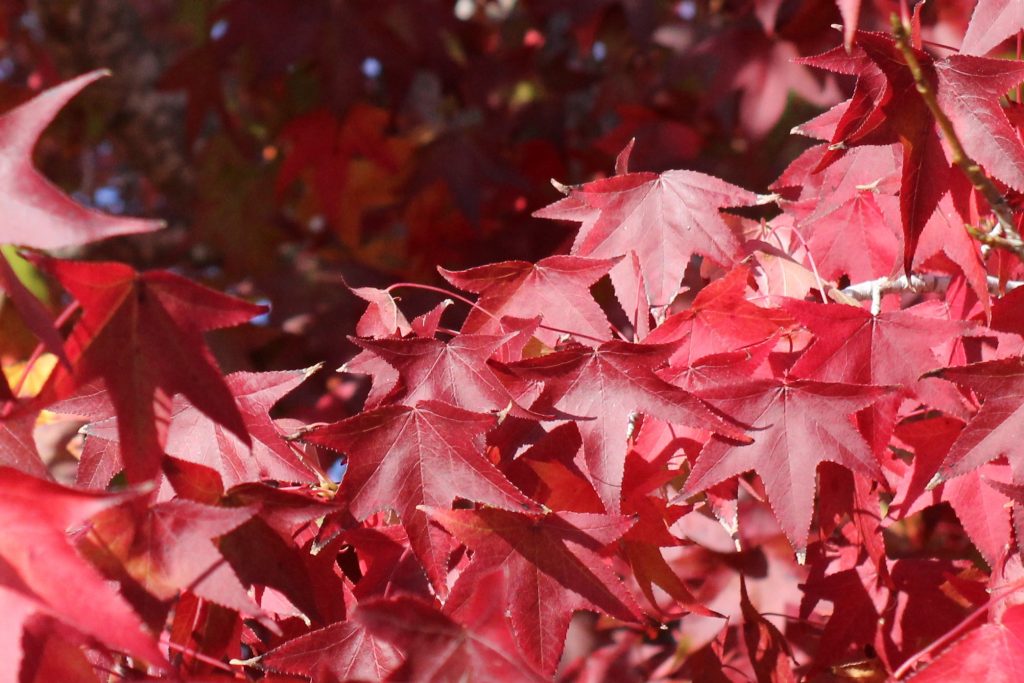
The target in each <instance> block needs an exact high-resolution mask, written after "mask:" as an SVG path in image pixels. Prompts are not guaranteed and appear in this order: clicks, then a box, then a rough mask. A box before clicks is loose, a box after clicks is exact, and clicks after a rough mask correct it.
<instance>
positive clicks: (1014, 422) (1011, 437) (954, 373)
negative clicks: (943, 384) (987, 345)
mask: <svg viewBox="0 0 1024 683" xmlns="http://www.w3.org/2000/svg"><path fill="white" fill-rule="evenodd" d="M929 376H930V377H941V378H943V379H947V380H949V381H951V382H954V383H956V384H958V385H960V386H962V387H965V388H967V389H970V390H972V391H974V392H975V393H976V394H977V395H978V396H979V397H981V399H982V401H983V402H982V405H981V408H980V409H979V410H978V412H977V414H976V415H975V416H974V417H973V418H971V421H970V422H968V423H967V426H966V427H965V428H964V430H963V432H961V433H960V436H959V437H957V439H956V441H954V442H953V445H952V446H950V448H949V452H948V453H947V454H946V457H945V459H944V460H943V461H942V466H941V467H940V468H939V471H938V473H937V474H936V475H935V478H934V479H933V480H932V482H933V483H938V482H940V481H945V480H947V479H951V478H953V477H958V476H960V475H963V474H967V473H968V472H971V471H972V470H976V469H978V468H979V467H981V466H982V465H984V464H985V463H986V462H989V461H991V460H995V459H996V458H998V457H999V456H1001V455H1005V456H1006V457H1007V459H1008V460H1009V461H1010V467H1011V469H1012V471H1013V481H1014V482H1015V483H1024V449H1022V446H1024V443H1022V441H1021V438H1020V426H1019V420H1020V416H1021V414H1022V411H1024V361H1022V360H1021V359H1020V358H1017V357H1011V358H1003V359H1001V360H993V361H984V362H981V363H973V364H971V365H966V366H962V367H954V368H942V369H940V370H936V371H934V372H931V373H929Z"/></svg>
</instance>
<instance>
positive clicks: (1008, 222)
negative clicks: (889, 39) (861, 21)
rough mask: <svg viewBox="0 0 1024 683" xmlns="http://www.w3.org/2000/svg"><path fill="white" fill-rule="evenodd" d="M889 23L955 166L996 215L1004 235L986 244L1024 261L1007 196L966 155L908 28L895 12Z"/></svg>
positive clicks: (1022, 244) (991, 236)
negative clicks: (925, 70) (928, 77)
mask: <svg viewBox="0 0 1024 683" xmlns="http://www.w3.org/2000/svg"><path fill="white" fill-rule="evenodd" d="M890 22H891V23H892V32H893V37H894V38H895V39H896V47H897V48H899V51H900V54H902V55H903V61H905V62H906V64H907V68H909V69H910V73H911V75H912V76H913V78H914V85H915V87H916V88H917V92H918V93H920V94H921V98H922V99H923V100H924V103H925V105H927V107H928V111H930V112H931V114H932V118H934V119H935V123H937V124H938V126H939V130H941V131H942V135H943V137H944V138H946V142H947V144H948V145H949V149H950V152H951V153H952V156H953V158H952V161H953V164H954V165H956V167H957V168H959V169H960V170H961V171H962V172H963V174H964V175H966V176H967V179H968V180H970V182H971V185H973V186H974V189H976V190H977V191H978V192H980V193H981V195H982V196H983V197H984V198H985V201H986V202H988V205H989V208H990V209H991V210H992V213H993V215H995V217H996V220H997V221H998V222H999V228H1000V229H1001V231H1002V235H994V234H993V233H994V232H995V231H993V232H992V233H988V238H987V239H988V240H989V242H987V243H989V244H992V246H998V247H1001V248H1003V249H1007V250H1009V251H1012V252H1013V253H1015V254H1017V256H1018V258H1020V259H1021V260H1022V261H1024V240H1022V239H1021V236H1020V234H1019V233H1018V232H1017V229H1016V227H1015V226H1014V224H1013V212H1012V211H1011V209H1010V205H1009V204H1008V203H1007V202H1006V197H1004V196H1003V195H1002V193H1001V192H1000V191H999V189H998V188H997V187H996V186H995V184H994V183H993V182H992V180H991V179H990V178H989V177H988V176H987V175H985V172H984V171H982V170H981V167H980V166H979V165H978V163H977V162H976V161H974V160H973V159H972V158H971V157H970V155H968V154H967V151H966V150H965V149H964V146H963V143H962V142H961V141H960V137H959V136H958V135H957V133H956V130H955V129H954V128H953V122H952V121H950V119H949V116H947V115H946V112H944V111H942V107H940V106H939V100H938V98H937V97H936V95H935V90H934V88H933V87H932V85H931V84H930V83H929V82H928V79H927V78H926V77H925V74H924V70H923V69H922V68H921V62H919V61H918V59H917V55H916V54H914V50H913V48H912V47H911V46H910V30H909V27H908V26H907V25H906V24H905V23H904V22H903V21H901V20H900V18H899V16H898V15H897V14H895V13H893V14H892V15H891V17H890ZM968 232H970V234H971V236H972V237H975V238H976V239H979V240H980V238H979V237H978V233H977V232H973V231H968Z"/></svg>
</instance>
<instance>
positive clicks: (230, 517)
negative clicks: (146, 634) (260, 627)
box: [86, 498, 262, 616]
mask: <svg viewBox="0 0 1024 683" xmlns="http://www.w3.org/2000/svg"><path fill="white" fill-rule="evenodd" d="M255 512H256V509H255V508H252V507H249V508H246V507H237V508H225V507H214V506H212V505H202V504H200V503H196V502H193V501H189V500H182V499H180V498H179V499H174V500H169V501H165V502H162V503H157V504H156V505H153V506H151V507H149V508H147V509H146V511H145V513H143V514H142V515H138V514H137V513H136V512H135V511H134V510H132V509H130V508H118V509H115V510H112V511H110V512H109V513H105V514H103V515H101V516H99V517H97V518H96V519H95V520H94V524H93V528H92V531H91V536H90V537H89V539H88V540H87V541H86V543H92V544H94V545H95V548H96V550H95V553H97V554H99V553H110V554H112V555H113V557H115V558H117V559H118V561H120V562H121V564H122V566H123V567H124V569H125V571H126V572H127V573H128V574H129V575H130V576H131V577H133V578H134V579H135V580H136V581H137V582H138V584H139V585H140V586H141V587H142V588H143V589H145V590H146V591H147V592H149V593H150V594H151V595H153V596H154V597H156V598H157V599H158V600H161V601H169V600H171V599H172V598H174V597H175V596H177V595H178V592H179V591H182V590H185V589H187V590H189V591H190V592H192V593H194V594H195V595H198V596H199V597H201V598H204V599H206V600H211V601H213V602H215V603H217V604H218V605H222V606H224V607H228V608H230V609H233V610H236V611H238V612H241V613H243V614H247V615H250V616H260V615H261V614H262V613H261V611H260V610H259V608H258V607H257V606H256V604H255V603H253V601H252V599H251V598H250V597H249V596H248V594H247V592H246V590H245V588H244V587H243V586H242V584H241V583H240V582H239V580H238V577H236V576H235V574H234V572H232V570H231V567H230V566H229V565H228V564H227V563H226V562H225V561H224V557H223V556H222V555H221V554H220V551H219V550H217V547H216V546H215V545H214V543H213V539H215V538H217V537H219V536H223V535H224V534H226V533H228V532H229V531H231V530H232V529H235V528H237V527H238V526H239V525H241V524H242V523H243V522H245V521H246V520H248V519H249V518H251V517H252V516H253V514H255Z"/></svg>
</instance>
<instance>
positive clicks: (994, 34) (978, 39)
mask: <svg viewBox="0 0 1024 683" xmlns="http://www.w3.org/2000/svg"><path fill="white" fill-rule="evenodd" d="M1021 29H1024V6H1021V4H1020V3H1019V2H1015V1H1014V0H978V4H977V5H975V6H974V14H972V15H971V21H970V23H969V24H967V32H966V33H965V34H964V42H963V43H962V44H961V45H960V54H962V55H977V56H982V55H985V54H987V53H988V52H990V51H991V50H992V49H993V48H995V47H998V46H999V43H1001V42H1003V41H1004V40H1006V39H1007V38H1009V37H1010V36H1012V35H1013V34H1014V33H1016V32H1017V31H1019V30H1021Z"/></svg>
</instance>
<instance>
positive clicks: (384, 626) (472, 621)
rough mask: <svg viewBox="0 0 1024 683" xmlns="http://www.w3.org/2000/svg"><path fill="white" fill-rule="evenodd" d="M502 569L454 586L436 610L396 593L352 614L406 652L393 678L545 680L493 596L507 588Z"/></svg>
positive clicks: (413, 681)
mask: <svg viewBox="0 0 1024 683" xmlns="http://www.w3.org/2000/svg"><path fill="white" fill-rule="evenodd" d="M507 581H508V579H507V578H505V572H503V570H502V569H501V568H496V569H494V570H492V571H491V572H488V573H487V574H485V575H484V576H481V577H480V578H479V579H478V581H477V582H476V583H475V584H474V586H473V590H466V589H464V586H466V585H467V584H465V583H462V584H457V586H458V587H459V590H458V591H453V592H452V595H451V596H450V597H449V598H448V600H446V601H445V605H444V612H439V611H437V610H436V609H434V608H433V607H431V606H430V605H429V604H427V603H425V602H424V601H423V600H420V599H417V598H413V597H406V596H400V597H397V598H391V599H384V600H374V601H367V602H364V603H362V604H360V605H359V609H358V610H357V612H356V617H355V618H356V619H357V620H358V621H359V622H360V623H362V624H364V625H365V626H366V628H367V630H368V631H370V632H371V633H373V634H374V635H376V636H377V637H382V638H386V639H387V640H389V641H391V642H392V643H395V644H396V645H398V647H399V648H400V649H401V651H402V652H403V653H405V661H404V662H403V663H402V665H401V666H400V667H399V668H398V669H397V670H396V671H395V672H394V673H393V674H392V679H393V680H399V681H409V683H428V682H430V683H433V682H435V681H436V682H437V683H441V682H443V681H450V682H451V683H458V682H459V681H465V680H481V681H509V682H510V683H516V682H527V683H539V682H540V681H545V680H548V678H547V677H545V676H542V675H541V674H540V673H538V672H537V671H536V670H535V669H534V668H533V667H532V666H531V665H530V663H529V662H527V661H526V660H525V659H524V658H523V656H522V655H521V654H519V650H518V648H517V646H516V644H515V640H514V636H513V634H512V630H511V628H510V626H509V623H508V618H507V617H506V616H505V611H504V609H502V604H501V601H500V600H495V596H499V595H503V594H505V592H506V589H505V584H506V582H507Z"/></svg>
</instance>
